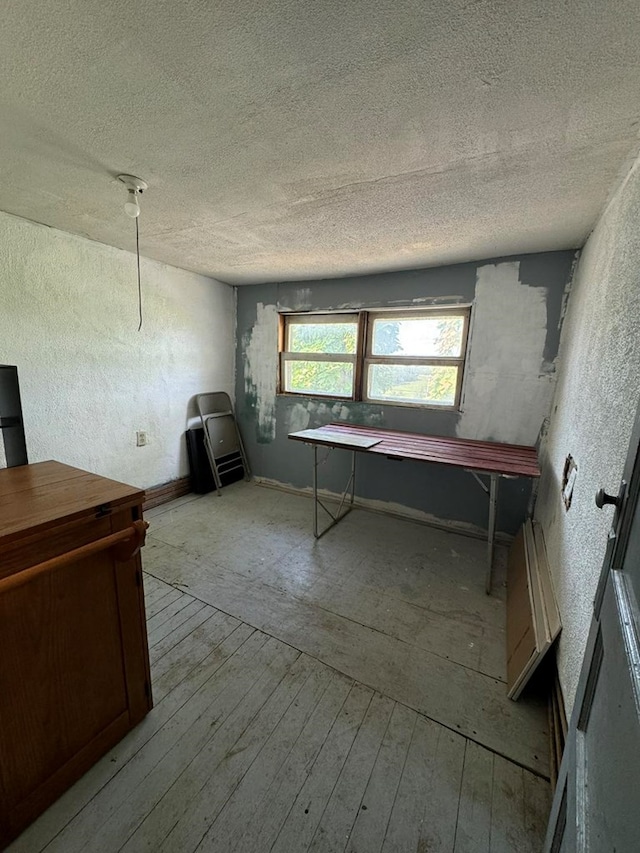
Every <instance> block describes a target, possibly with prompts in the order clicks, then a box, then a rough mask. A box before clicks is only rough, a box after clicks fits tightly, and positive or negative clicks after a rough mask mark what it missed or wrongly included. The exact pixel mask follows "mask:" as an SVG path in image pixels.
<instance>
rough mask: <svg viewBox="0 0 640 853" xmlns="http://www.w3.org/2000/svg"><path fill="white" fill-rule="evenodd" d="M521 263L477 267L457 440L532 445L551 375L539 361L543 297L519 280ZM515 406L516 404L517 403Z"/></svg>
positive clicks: (544, 330)
mask: <svg viewBox="0 0 640 853" xmlns="http://www.w3.org/2000/svg"><path fill="white" fill-rule="evenodd" d="M519 272H520V263H519V262H518V261H508V262H505V263H501V264H486V265H484V266H482V267H479V269H478V271H477V275H476V298H475V303H474V305H475V307H474V318H473V336H472V341H471V346H470V351H469V357H468V362H467V376H466V382H465V399H464V412H463V414H462V416H461V418H460V420H459V422H458V425H457V427H456V432H457V434H458V435H459V436H460V437H462V438H477V439H482V440H493V441H504V442H509V443H512V444H535V442H536V440H537V438H538V433H539V431H540V427H541V425H542V423H543V421H544V419H545V417H547V415H548V414H549V409H550V406H551V399H552V396H553V390H554V386H555V375H554V372H553V371H552V370H550V369H549V365H548V364H546V363H545V361H544V347H545V341H546V335H547V306H546V296H547V291H546V288H544V287H530V286H528V285H526V284H522V283H521V282H520V278H519ZM516 401H517V402H516Z"/></svg>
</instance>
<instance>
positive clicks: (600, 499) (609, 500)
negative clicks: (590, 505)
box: [596, 480, 627, 509]
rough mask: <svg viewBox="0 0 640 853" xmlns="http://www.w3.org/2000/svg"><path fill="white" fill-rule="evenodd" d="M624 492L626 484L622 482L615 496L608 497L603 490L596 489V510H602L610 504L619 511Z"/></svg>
mask: <svg viewBox="0 0 640 853" xmlns="http://www.w3.org/2000/svg"><path fill="white" fill-rule="evenodd" d="M626 490H627V484H626V482H625V481H624V480H623V481H622V483H621V484H620V491H619V492H618V494H617V495H609V494H607V492H605V490H604V489H598V491H597V492H596V506H597V507H598V509H602V508H603V507H604V506H605V505H606V504H612V505H613V506H615V507H616V508H617V509H620V507H621V506H622V499H623V498H624V495H625V492H626Z"/></svg>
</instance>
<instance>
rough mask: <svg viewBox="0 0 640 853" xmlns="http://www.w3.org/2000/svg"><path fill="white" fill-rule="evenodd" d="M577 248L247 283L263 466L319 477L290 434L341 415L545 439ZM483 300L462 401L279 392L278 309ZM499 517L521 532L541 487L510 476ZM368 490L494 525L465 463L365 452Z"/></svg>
mask: <svg viewBox="0 0 640 853" xmlns="http://www.w3.org/2000/svg"><path fill="white" fill-rule="evenodd" d="M573 259H574V253H573V252H550V253H545V254H540V255H526V256H523V257H514V258H508V259H503V260H499V261H495V262H493V261H492V262H483V263H470V264H461V265H457V266H450V267H442V268H436V269H424V270H411V271H403V272H395V273H384V274H380V275H370V276H362V277H357V278H342V279H335V280H328V281H317V282H308V281H305V282H287V283H281V284H276V283H271V284H262V285H254V286H245V287H241V288H238V291H237V294H238V297H237V298H238V312H237V318H238V319H237V324H238V358H237V389H236V399H237V410H238V416H239V421H240V425H241V428H242V432H243V436H244V439H245V443H246V446H247V452H248V455H249V459H250V463H251V466H252V469H253V474H254V475H256V476H259V477H264V478H268V479H273V480H277V481H279V482H281V483H284V484H290V485H293V486H296V487H308V486H310V484H311V451H310V450H309V448H307V447H305V446H304V445H300V444H298V443H296V442H292V441H289V440H288V439H287V434H288V433H289V432H291V431H294V430H297V429H303V428H305V427H315V426H320V425H322V424H325V423H329V422H330V421H338V420H342V421H347V422H351V423H360V424H369V425H376V426H377V425H380V426H384V427H388V428H391V429H401V430H409V431H415V432H424V433H434V434H438V435H448V436H455V435H457V436H462V437H466V438H478V439H483V440H496V441H504V442H511V443H515V444H534V443H535V442H536V441H537V439H538V436H539V433H540V430H541V427H542V425H543V422H544V421H545V418H546V417H547V416H548V413H549V408H550V404H551V400H552V396H553V391H554V387H555V358H556V355H557V351H558V345H559V336H560V325H561V315H562V306H563V297H564V293H565V288H566V286H567V282H568V280H569V277H570V273H571V269H572V264H573ZM468 303H473V313H472V324H471V337H470V346H469V351H468V356H467V367H466V375H465V384H464V389H463V402H462V406H461V409H462V410H461V411H460V412H450V411H448V412H447V411H437V410H434V409H414V408H403V407H400V406H394V405H371V404H366V403H355V402H353V403H352V402H349V403H344V402H342V401H331V400H324V399H322V400H321V399H313V398H306V397H304V398H297V397H285V396H277V395H276V377H277V369H278V364H277V314H278V311H312V310H313V311H317V310H327V311H329V310H336V309H341V310H345V309H347V310H348V309H358V308H376V307H398V308H400V307H403V306H425V305H450V304H468ZM347 466H348V454H346V453H341V452H339V451H334V452H333V453H332V454H331V456H330V457H329V459H328V461H327V463H326V465H324V466H323V470H322V485H323V486H324V487H326V488H329V489H332V490H334V491H340V490H341V489H342V487H343V486H344V481H345V480H346V476H347V471H348V467H347ZM502 483H503V485H502V487H501V488H502V500H501V501H500V512H499V517H498V528H499V529H500V530H503V531H506V532H514V531H515V530H516V529H517V527H518V526H519V524H520V523H521V521H522V519H523V518H524V516H525V513H526V508H527V504H528V500H529V496H530V491H531V487H530V483H529V482H527V481H526V480H507V481H504V480H503V481H502ZM357 492H358V494H359V495H360V496H361V497H364V498H367V499H370V500H375V501H383V502H387V503H396V504H400V505H402V506H406V507H410V508H413V509H415V510H419V511H421V512H423V513H426V514H428V515H430V516H433V517H435V518H438V519H442V520H446V521H455V522H460V523H463V524H471V525H475V526H478V527H481V528H484V527H486V517H487V500H486V497H485V494H484V492H483V491H482V490H481V489H480V487H479V486H478V484H477V483H476V482H475V481H474V480H473V479H472V478H471V477H470V475H469V474H466V473H464V472H463V471H455V470H449V469H444V468H441V467H439V466H435V465H431V466H428V467H427V466H424V465H421V464H419V463H412V462H401V463H400V462H392V461H388V460H383V459H373V458H368V457H364V456H361V457H360V458H359V461H358V488H357Z"/></svg>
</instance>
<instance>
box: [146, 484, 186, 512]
mask: <svg viewBox="0 0 640 853" xmlns="http://www.w3.org/2000/svg"><path fill="white" fill-rule="evenodd" d="M190 492H191V478H190V477H180V478H179V479H178V480H171V481H170V482H169V483H160V485H159V486H151V488H150V489H145V492H144V503H143V504H142V509H143V511H145V510H148V509H153V508H154V507H156V506H160V505H161V504H166V503H169V501H174V500H175V499H176V498H181V497H183V495H188V494H189V493H190Z"/></svg>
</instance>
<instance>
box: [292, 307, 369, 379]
mask: <svg viewBox="0 0 640 853" xmlns="http://www.w3.org/2000/svg"><path fill="white" fill-rule="evenodd" d="M288 328H289V341H288V346H287V350H288V351H289V352H328V353H336V352H344V353H349V354H350V355H351V354H353V353H355V351H356V340H357V338H358V324H357V323H295V322H292V321H289V322H288ZM349 393H351V392H349Z"/></svg>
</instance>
